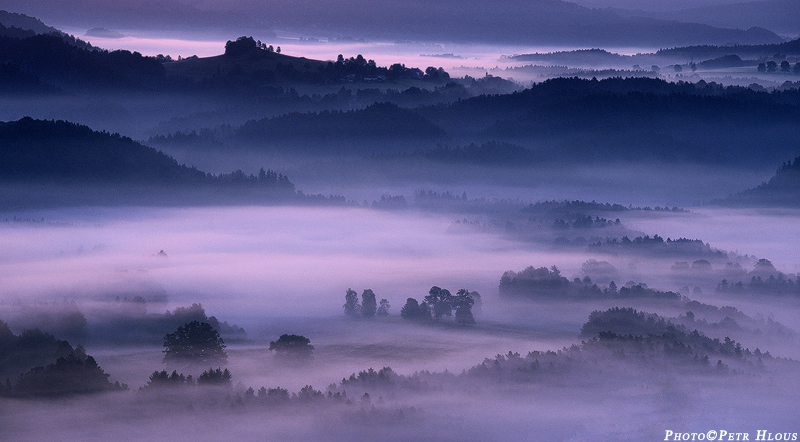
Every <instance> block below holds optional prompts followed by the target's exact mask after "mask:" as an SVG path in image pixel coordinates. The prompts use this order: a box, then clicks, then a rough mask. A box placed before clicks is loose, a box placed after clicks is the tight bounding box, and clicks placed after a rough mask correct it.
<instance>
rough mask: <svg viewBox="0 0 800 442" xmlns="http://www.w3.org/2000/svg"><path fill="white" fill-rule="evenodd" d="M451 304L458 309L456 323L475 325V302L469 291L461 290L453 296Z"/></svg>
mask: <svg viewBox="0 0 800 442" xmlns="http://www.w3.org/2000/svg"><path fill="white" fill-rule="evenodd" d="M451 303H452V305H453V307H454V308H455V309H456V322H457V323H459V324H474V323H475V318H474V317H473V316H472V306H473V305H474V304H475V300H474V299H473V298H472V296H470V294H469V290H467V289H461V290H459V291H458V292H457V293H456V296H453V298H452V300H451Z"/></svg>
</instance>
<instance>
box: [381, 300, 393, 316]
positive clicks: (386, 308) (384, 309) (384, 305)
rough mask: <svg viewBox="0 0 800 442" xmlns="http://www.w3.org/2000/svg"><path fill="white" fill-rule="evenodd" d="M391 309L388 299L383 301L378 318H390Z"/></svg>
mask: <svg viewBox="0 0 800 442" xmlns="http://www.w3.org/2000/svg"><path fill="white" fill-rule="evenodd" d="M389 307H391V305H390V304H389V300H388V299H386V298H384V299H381V305H380V307H378V316H389Z"/></svg>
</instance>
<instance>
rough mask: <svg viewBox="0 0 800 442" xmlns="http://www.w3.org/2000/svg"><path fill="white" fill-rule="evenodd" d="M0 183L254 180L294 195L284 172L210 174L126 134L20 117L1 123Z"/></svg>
mask: <svg viewBox="0 0 800 442" xmlns="http://www.w3.org/2000/svg"><path fill="white" fill-rule="evenodd" d="M0 181H3V182H5V183H15V182H16V183H19V182H28V183H40V184H48V183H53V184H104V185H131V184H148V185H165V186H167V185H193V186H197V185H206V186H219V185H223V184H226V183H240V184H254V185H256V184H257V185H259V186H260V187H269V188H275V189H283V190H285V191H288V192H290V193H294V186H293V185H292V183H291V182H289V180H288V178H287V177H286V176H284V175H278V174H276V173H274V172H271V171H264V172H263V173H262V174H260V175H259V176H247V175H245V174H244V173H242V172H240V171H238V172H234V173H232V174H225V175H211V174H207V173H205V172H202V171H200V170H197V169H196V168H193V167H187V166H185V165H179V164H178V163H177V161H175V159H173V158H172V157H169V156H167V155H165V154H163V153H161V152H159V151H157V150H155V149H153V148H151V147H147V146H143V145H141V144H139V143H137V142H135V141H133V140H131V139H130V138H127V137H122V136H120V135H118V134H109V133H107V132H95V131H93V130H92V129H90V128H88V127H86V126H81V125H78V124H74V123H70V122H66V121H42V120H34V119H32V118H27V117H26V118H23V119H21V120H18V121H12V122H7V123H0Z"/></svg>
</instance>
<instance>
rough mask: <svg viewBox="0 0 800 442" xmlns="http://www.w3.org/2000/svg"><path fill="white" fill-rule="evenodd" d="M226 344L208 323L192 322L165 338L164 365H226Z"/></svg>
mask: <svg viewBox="0 0 800 442" xmlns="http://www.w3.org/2000/svg"><path fill="white" fill-rule="evenodd" d="M227 362H228V355H227V354H226V353H225V342H224V341H223V340H222V338H220V336H219V332H218V331H216V330H214V328H213V327H211V324H209V323H207V322H200V321H192V322H189V323H186V324H184V325H182V326H180V327H178V329H177V330H175V332H173V333H167V335H166V336H164V363H165V364H169V363H177V364H180V365H201V364H202V365H209V364H225V363H227Z"/></svg>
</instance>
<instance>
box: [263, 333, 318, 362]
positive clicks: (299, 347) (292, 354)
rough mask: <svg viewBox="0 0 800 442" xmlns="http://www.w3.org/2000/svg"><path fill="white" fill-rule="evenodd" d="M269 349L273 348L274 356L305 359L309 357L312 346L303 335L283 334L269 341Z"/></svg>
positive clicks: (312, 349)
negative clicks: (275, 339)
mask: <svg viewBox="0 0 800 442" xmlns="http://www.w3.org/2000/svg"><path fill="white" fill-rule="evenodd" d="M269 349H270V350H274V351H275V354H276V356H278V357H280V358H284V359H295V360H307V359H310V358H311V352H312V351H314V346H313V345H311V340H310V339H308V338H307V337H305V336H301V335H287V334H283V335H281V336H280V338H278V340H277V341H271V342H270V343H269Z"/></svg>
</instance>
